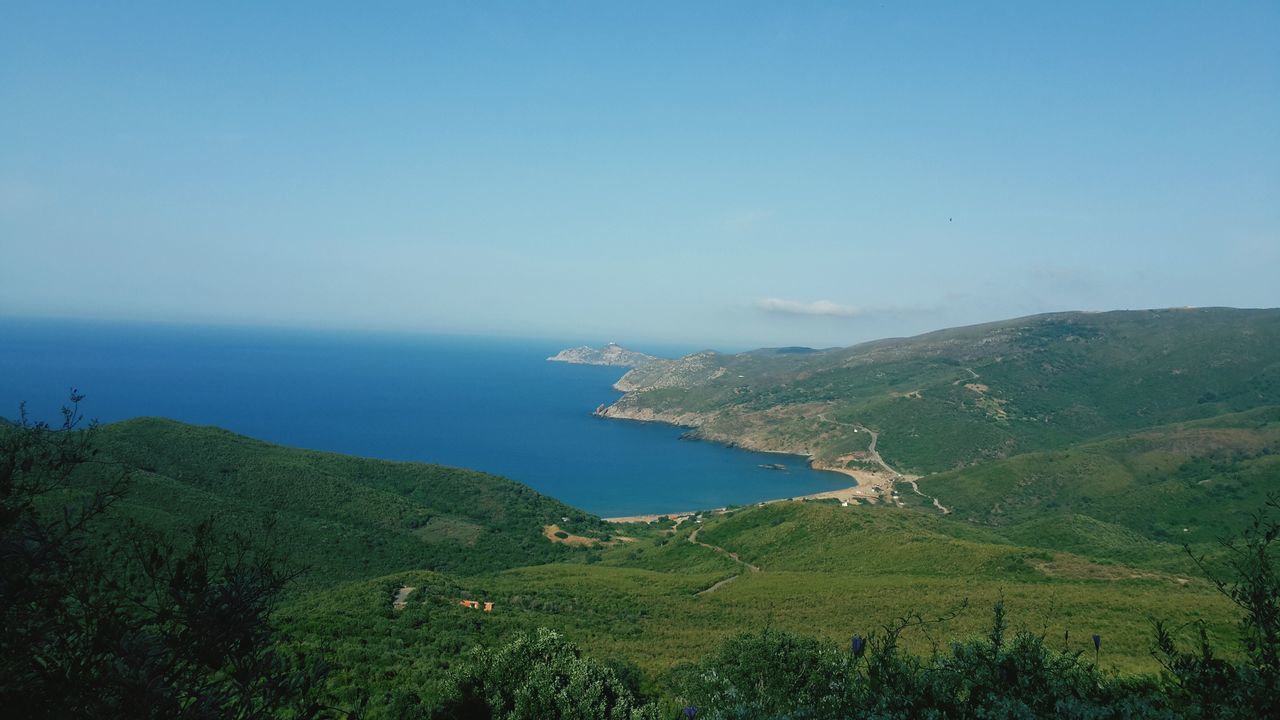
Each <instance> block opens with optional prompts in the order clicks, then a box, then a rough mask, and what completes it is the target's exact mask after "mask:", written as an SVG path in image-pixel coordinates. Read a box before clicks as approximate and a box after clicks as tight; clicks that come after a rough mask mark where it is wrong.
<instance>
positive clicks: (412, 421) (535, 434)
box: [0, 319, 847, 516]
mask: <svg viewBox="0 0 1280 720" xmlns="http://www.w3.org/2000/svg"><path fill="white" fill-rule="evenodd" d="M601 342H603V341H601ZM577 344H582V343H581V342H580V341H573V340H565V341H563V342H559V341H555V340H527V339H520V340H515V339H496V338H472V337H452V336H429V335H411V334H391V333H387V334H375V333H338V332H320V331H303V330H280V329H261V328H222V327H187V326H169V325H144V324H123V323H89V322H73V321H52V320H38V321H37V320H21V319H0V416H3V417H10V418H13V417H16V416H17V413H18V406H19V403H21V402H23V401H25V402H26V403H27V409H28V413H29V415H31V416H32V417H33V418H35V419H48V420H50V421H52V420H55V419H57V418H58V417H59V416H58V411H59V408H60V407H61V405H62V404H63V403H64V402H65V399H66V397H67V393H68V390H69V389H70V388H71V387H73V386H74V387H76V388H78V389H79V390H80V392H81V393H83V394H84V395H85V396H86V400H85V401H84V403H83V404H82V409H83V410H84V413H85V415H86V416H88V417H90V418H94V419H97V420H99V421H101V422H104V423H105V422H112V421H116V420H122V419H126V418H131V417H137V416H161V417H168V418H174V419H177V420H181V421H184V422H188V423H195V424H200V425H217V426H219V427H223V428H227V429H229V430H233V431H235V432H238V433H242V434H245V435H249V436H252V437H256V438H260V439H263V440H268V441H271V442H275V443H281V444H284V445H291V446H294V447H301V448H311V449H316V450H328V451H333V452H340V453H349V454H352V455H362V456H366V457H375V458H384V459H388V460H415V461H423V462H432V463H441V464H445V465H454V466H458V467H467V468H474V469H477V470H483V471H486V472H490V473H494V474H497V475H502V476H505V477H508V478H511V479H513V480H516V481H519V482H521V483H524V484H526V485H529V486H531V487H533V488H534V489H536V490H538V491H539V492H542V493H545V494H547V495H551V496H553V497H555V498H558V499H560V500H563V501H564V502H567V503H569V504H571V505H574V506H577V507H580V508H583V509H585V510H588V511H590V512H593V513H597V514H599V515H602V516H618V515H634V514H644V513H662V512H672V511H680V510H692V509H700V508H711V507H719V506H723V505H729V504H746V503H751V502H756V501H759V500H765V499H770V498H779V497H789V496H793V495H801V494H807V493H813V492H821V491H824V490H832V489H836V488H839V487H843V486H845V485H846V484H847V481H846V479H845V478H843V477H841V476H839V475H835V474H832V473H826V472H819V471H815V470H812V469H810V468H809V467H808V466H807V464H806V463H805V461H804V459H803V458H799V457H794V456H787V455H773V454H761V453H752V452H747V451H743V450H736V449H731V448H727V447H723V446H720V445H716V444H712V443H705V442H696V441H685V440H681V435H682V434H683V432H684V431H683V430H681V429H679V428H674V427H670V426H665V425H659V424H651V423H637V422H629V421H622V420H605V419H601V418H597V417H593V416H592V414H591V413H592V410H594V409H595V407H596V406H597V405H599V404H600V403H610V402H612V401H613V400H615V399H616V398H618V397H619V393H618V392H617V391H615V390H613V389H612V388H611V387H610V386H611V385H612V384H613V382H614V381H616V380H617V379H618V378H619V377H621V375H622V373H623V372H624V369H623V368H610V367H593V366H583V365H567V364H563V363H552V362H547V361H546V358H547V356H549V355H552V354H554V353H555V352H557V351H559V350H560V349H562V348H564V347H569V346H573V345H577ZM633 349H638V350H647V351H650V352H655V353H659V354H666V355H672V354H674V353H675V352H679V351H688V350H694V349H697V348H649V347H644V346H639V347H635V348H633ZM769 463H782V464H784V465H786V467H787V469H786V470H785V471H779V470H768V469H764V468H761V467H760V465H761V464H769Z"/></svg>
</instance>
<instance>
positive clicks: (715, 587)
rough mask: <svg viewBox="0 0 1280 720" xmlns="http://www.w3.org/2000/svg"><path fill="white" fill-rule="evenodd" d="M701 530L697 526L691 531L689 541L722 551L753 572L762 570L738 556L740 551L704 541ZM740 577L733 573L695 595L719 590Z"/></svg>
mask: <svg viewBox="0 0 1280 720" xmlns="http://www.w3.org/2000/svg"><path fill="white" fill-rule="evenodd" d="M701 530H702V528H695V529H694V531H693V532H691V533H689V542H691V543H693V544H694V545H698V546H701V547H704V548H706V549H708V550H711V551H713V552H717V553H720V554H721V555H724V556H725V557H727V558H729V559H730V560H732V561H734V562H736V563H738V564H739V565H742V566H743V567H746V568H747V569H749V570H750V571H751V572H753V573H757V572H760V568H759V567H757V566H755V565H752V564H751V563H749V562H747V561H746V560H743V559H742V558H740V557H738V553H735V552H729V551H728V550H725V549H724V548H722V547H720V546H719V545H711V544H709V543H704V542H702V541H701V540H699V539H698V532H699V531H701ZM739 577H741V576H740V575H732V576H730V577H727V578H725V579H724V580H721V581H720V582H718V583H716V584H714V585H712V586H711V587H709V588H706V589H705V590H699V591H698V592H696V593H694V595H706V594H707V593H713V592H715V591H717V590H719V589H720V588H722V587H724V586H725V585H728V584H729V583H731V582H733V581H734V580H737V579H738V578H739Z"/></svg>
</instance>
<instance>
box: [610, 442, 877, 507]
mask: <svg viewBox="0 0 1280 720" xmlns="http://www.w3.org/2000/svg"><path fill="white" fill-rule="evenodd" d="M642 422H643V421H642ZM751 452H767V451H761V450H752V451H751ZM768 452H774V453H776V454H779V455H795V453H786V452H780V451H776V450H775V451H768ZM797 457H803V456H797ZM809 467H810V468H812V469H813V470H819V471H823V472H833V473H839V474H841V475H844V476H846V477H849V478H852V479H853V482H854V484H853V485H850V486H849V487H844V488H837V489H835V490H824V491H822V492H816V493H809V494H807V495H791V496H788V497H780V498H770V499H768V500H756V501H753V502H749V503H743V504H741V505H733V506H728V505H726V506H724V507H718V508H708V509H705V510H685V511H681V512H672V513H646V514H642V515H619V516H616V517H606V518H600V519H601V520H604V521H605V522H609V523H622V524H625V523H653V522H657V521H658V520H660V519H661V518H664V517H665V518H669V519H671V520H675V521H676V522H677V523H679V522H682V521H683V520H684V519H687V518H691V517H694V516H695V515H715V514H719V513H723V512H726V511H728V510H729V509H730V507H733V508H745V507H750V506H752V505H755V506H761V505H771V504H773V503H780V502H799V501H802V500H839V501H841V502H844V503H848V504H851V505H857V504H861V503H864V502H865V503H868V504H874V503H879V502H884V501H885V500H884V497H883V495H882V494H881V493H877V492H876V491H875V490H873V489H872V488H873V487H874V485H875V483H876V482H879V483H885V484H887V485H888V486H889V487H892V485H893V481H892V480H890V479H882V478H880V477H879V476H877V475H875V474H874V473H869V472H860V471H857V470H849V469H845V468H829V467H822V466H819V465H815V464H814V463H813V459H812V458H810V459H809Z"/></svg>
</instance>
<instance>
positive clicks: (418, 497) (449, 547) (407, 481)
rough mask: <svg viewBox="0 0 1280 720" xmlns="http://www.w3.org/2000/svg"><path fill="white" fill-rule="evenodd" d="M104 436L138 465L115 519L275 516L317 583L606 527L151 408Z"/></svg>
mask: <svg viewBox="0 0 1280 720" xmlns="http://www.w3.org/2000/svg"><path fill="white" fill-rule="evenodd" d="M97 444H98V446H99V448H100V452H101V459H103V460H105V461H108V462H114V463H118V464H119V466H120V467H123V468H129V469H132V475H131V477H132V480H131V487H130V489H129V492H128V494H127V495H126V496H125V499H124V501H123V502H122V503H121V504H120V506H119V508H118V511H117V512H114V513H112V515H111V517H113V518H116V520H117V521H119V520H123V519H124V518H130V519H132V520H136V521H139V522H141V523H142V524H144V525H146V526H151V527H154V528H158V529H183V528H189V527H191V526H192V525H194V524H195V523H196V522H198V521H200V520H202V519H204V518H208V517H213V518H215V519H216V521H217V524H218V525H219V526H220V527H221V528H223V529H225V530H238V531H241V532H243V533H245V534H247V535H249V536H253V537H257V536H260V535H261V533H262V527H263V522H264V520H265V519H266V518H268V517H271V518H274V521H275V528H274V536H273V540H272V541H273V542H274V543H275V544H276V546H277V547H278V549H279V550H280V551H281V552H282V553H283V555H285V556H286V557H287V558H288V560H289V561H290V562H291V563H292V564H295V565H297V566H300V567H307V568H309V571H308V572H307V573H306V574H305V575H304V576H303V578H302V582H303V583H304V584H308V585H310V584H323V583H326V582H330V581H333V580H340V579H355V578H367V577H374V576H378V575H383V574H386V573H388V572H392V571H395V570H404V569H433V570H448V571H453V572H463V573H466V572H477V571H483V570H494V569H499V568H504V567H512V566H516V565H525V564H530V563H537V562H546V561H548V560H553V559H555V558H558V557H562V556H564V555H567V554H571V551H570V550H569V549H568V548H566V547H564V546H562V545H556V544H553V543H551V542H549V541H548V540H547V539H546V537H544V535H543V527H544V526H545V525H548V524H552V523H558V524H560V525H562V526H567V527H569V528H571V529H573V530H574V531H575V532H580V533H588V534H589V533H593V532H597V531H598V530H599V529H600V528H602V527H603V524H602V523H601V522H600V521H599V520H598V519H597V518H595V517H594V516H591V515H588V514H587V513H584V512H582V511H581V510H577V509H576V508H572V507H570V506H568V505H565V504H564V503H561V502H559V501H557V500H554V499H552V498H549V497H546V496H544V495H540V494H538V493H537V492H535V491H533V490H532V489H530V488H528V487H526V486H524V485H520V484H518V483H515V482H512V481H510V480H506V479H504V478H500V477H495V476H492V475H487V474H484V473H480V472H475V471H471V470H462V469H458V468H450V467H443V466H439V465H427V464H421V463H406V462H387V461H382V460H371V459H364V458H356V457H350V456H344V455H338V454H334V453H324V452H313V451H308V450H297V449H293V448H287V447H282V446H279V445H272V444H269V443H265V442H261V441H258V440H254V439H252V438H248V437H244V436H241V435H236V434H234V433H231V432H228V431H226V430H221V429H219V428H214V427H196V426H192V425H186V424H183V423H179V422H175V421H171V420H162V419H155V418H142V419H136V420H129V421H126V422H121V423H115V424H112V425H106V426H103V427H101V428H99V430H98V437H97ZM110 467H111V466H110V465H108V466H105V467H103V471H110ZM86 482H87V479H86ZM564 518H569V520H568V522H565V520H564Z"/></svg>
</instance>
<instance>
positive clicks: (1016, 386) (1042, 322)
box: [606, 308, 1280, 473]
mask: <svg viewBox="0 0 1280 720" xmlns="http://www.w3.org/2000/svg"><path fill="white" fill-rule="evenodd" d="M619 387H620V388H622V389H625V390H627V391H628V392H627V394H626V395H624V396H623V397H622V398H621V399H620V400H618V402H617V403H615V404H614V405H613V406H612V407H610V408H609V409H608V410H607V411H606V414H607V415H609V416H612V417H621V418H634V419H643V420H663V421H667V422H674V423H677V424H683V425H689V426H693V427H695V428H696V432H695V435H696V436H699V437H703V438H706V439H710V440H717V441H722V442H729V443H734V444H740V445H744V446H747V447H752V448H758V449H767V450H780V451H788V452H796V453H802V454H808V455H813V456H814V457H815V458H816V459H817V460H819V461H820V462H822V463H826V464H831V463H833V462H836V461H837V460H839V459H840V458H842V457H848V456H851V455H853V454H856V453H857V452H859V451H860V450H863V449H865V443H866V440H865V438H866V433H861V436H859V433H858V432H855V430H856V429H857V428H859V427H862V428H867V429H870V430H874V431H878V432H879V433H880V448H879V450H880V453H881V455H882V456H883V457H884V459H885V460H886V461H888V462H889V463H890V464H891V465H893V466H894V467H895V469H897V470H899V471H903V472H919V473H927V472H938V471H943V470H948V469H952V468H956V467H961V466H965V465H970V464H974V463H980V462H985V461H988V460H992V459H999V458H1003V457H1009V456H1012V455H1017V454H1021V453H1026V452H1031V451H1036V450H1046V449H1054V448H1062V447H1066V446H1068V445H1071V444H1074V443H1077V442H1081V441H1083V440H1088V439H1092V438H1098V437H1101V436H1103V435H1106V434H1109V433H1114V432H1121V431H1128V430H1136V429H1140V428H1145V427H1150V426H1153V425H1161V424H1167V423H1172V422H1181V421H1187V420H1194V419H1200V418H1207V417H1213V416H1215V415H1219V414H1223V413H1229V412H1239V411H1243V410H1248V409H1252V408H1256V407H1260V406H1265V405H1274V404H1277V403H1280V310H1236V309H1229V308H1208V309H1175V310H1146V311H1124V312H1108V313H1055V314H1050V315H1037V316H1034V317H1028V318H1020V319H1017V320H1009V321H1005V322H999V323H991V324H987V325H977V326H973V327H966V328H956V329H951V330H944V331H940V332H935V333H929V334H926V335H921V336H918V337H914V338H906V339H898V340H882V341H877V342H872V343H866V344H863V345H856V346H854V347H851V348H845V349H830V350H823V351H814V352H803V353H797V352H790V351H779V350H757V351H753V352H748V353H741V354H738V355H720V354H716V353H699V354H697V355H691V356H689V357H687V358H683V359H681V360H678V361H671V362H669V363H666V364H656V365H650V366H647V367H645V368H640V369H637V370H633V371H631V372H630V373H628V374H627V375H626V376H624V377H623V379H622V380H621V381H620V382H619Z"/></svg>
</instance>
